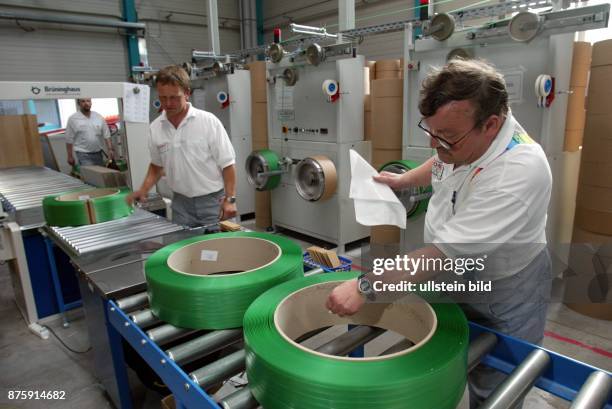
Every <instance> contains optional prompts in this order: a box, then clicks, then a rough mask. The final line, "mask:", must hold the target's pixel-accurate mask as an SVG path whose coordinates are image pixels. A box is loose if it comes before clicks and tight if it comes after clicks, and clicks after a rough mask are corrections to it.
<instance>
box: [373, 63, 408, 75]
mask: <svg viewBox="0 0 612 409" xmlns="http://www.w3.org/2000/svg"><path fill="white" fill-rule="evenodd" d="M401 69H402V65H401V62H400V60H399V59H397V60H396V59H390V60H378V61H376V73H377V74H378V73H379V72H382V71H400V70H401ZM377 78H378V75H377Z"/></svg>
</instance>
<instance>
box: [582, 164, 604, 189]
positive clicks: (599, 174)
mask: <svg viewBox="0 0 612 409" xmlns="http://www.w3.org/2000/svg"><path fill="white" fill-rule="evenodd" d="M578 183H579V184H581V185H590V186H598V187H605V188H609V189H612V163H608V164H603V163H591V162H585V161H582V163H581V164H580V179H579V180H578Z"/></svg>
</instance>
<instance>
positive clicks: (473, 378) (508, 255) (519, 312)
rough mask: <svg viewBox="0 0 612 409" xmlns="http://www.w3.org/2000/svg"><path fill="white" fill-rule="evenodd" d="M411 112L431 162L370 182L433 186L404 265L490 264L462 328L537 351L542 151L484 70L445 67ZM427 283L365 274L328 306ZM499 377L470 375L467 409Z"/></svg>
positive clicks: (546, 268) (546, 286) (424, 274)
mask: <svg viewBox="0 0 612 409" xmlns="http://www.w3.org/2000/svg"><path fill="white" fill-rule="evenodd" d="M419 110H420V112H421V114H422V119H421V121H420V122H419V124H418V126H419V128H420V129H421V130H422V131H423V132H425V133H426V134H427V135H428V136H429V137H430V138H431V147H432V148H435V149H436V154H435V155H434V156H433V157H432V158H430V159H429V160H428V161H426V162H425V163H424V164H423V165H422V166H420V167H418V168H416V169H414V170H411V171H409V172H407V173H404V174H403V175H398V174H393V173H387V172H382V173H381V174H380V176H378V177H375V180H376V181H377V182H380V183H385V184H387V185H389V186H390V187H391V188H393V189H395V190H401V189H407V188H411V187H417V186H429V185H431V186H432V190H433V196H432V197H431V199H430V201H429V206H428V209H427V214H426V219H425V234H424V236H425V237H424V242H425V243H426V244H425V247H423V248H421V249H418V250H415V251H413V252H411V253H409V254H408V256H409V257H414V258H417V257H418V258H420V257H425V258H428V259H444V260H447V259H457V258H459V257H466V256H468V257H469V256H477V255H479V256H483V255H485V256H488V259H487V262H486V263H485V269H484V271H480V272H472V273H471V274H472V276H471V278H472V279H477V280H483V281H484V280H487V281H491V282H492V287H493V290H492V291H491V294H490V295H488V298H487V299H486V300H485V301H484V302H483V301H482V300H480V301H478V303H469V304H464V305H462V307H463V308H464V311H465V312H466V315H467V316H468V319H470V320H472V321H474V322H477V323H480V324H482V325H484V326H487V327H489V328H493V329H496V330H498V331H500V332H503V333H505V334H508V335H512V336H515V337H518V338H522V339H525V340H527V341H530V342H533V343H538V342H540V341H541V340H542V337H543V334H544V324H545V322H546V309H547V304H546V298H547V297H548V296H549V294H550V283H551V280H550V277H551V262H550V258H549V255H548V252H547V250H546V235H545V227H546V217H547V209H548V203H549V201H550V194H551V186H552V177H551V172H550V167H549V165H548V161H547V159H546V156H545V154H544V151H543V150H542V148H541V147H540V145H538V144H537V143H535V142H534V141H533V140H532V139H531V138H530V137H529V136H528V135H527V133H526V132H525V130H524V129H523V128H522V127H521V125H520V124H519V123H518V121H517V120H516V119H515V118H514V117H513V116H512V113H511V112H510V110H509V107H508V93H507V91H506V86H505V82H504V79H503V77H502V75H501V74H500V73H499V72H497V71H496V70H495V69H494V68H493V67H492V66H491V65H489V64H487V63H485V62H483V61H477V60H452V61H451V62H449V63H448V64H447V65H446V66H444V67H442V68H441V69H436V70H434V71H433V72H431V73H430V74H429V75H428V76H427V78H426V79H425V80H424V81H423V84H422V89H421V92H420V102H419ZM466 275H469V274H466ZM435 276H439V271H424V270H419V271H417V272H416V273H415V274H414V275H412V276H411V275H410V274H409V273H407V272H405V271H386V272H385V273H384V274H383V275H381V276H378V277H374V276H372V275H370V273H368V274H366V275H363V276H361V277H360V278H359V279H358V280H352V281H348V282H345V283H343V284H341V285H339V286H338V287H336V288H335V289H334V290H333V291H332V293H331V294H330V296H329V298H328V300H327V303H326V307H327V308H328V309H329V310H330V311H331V312H334V313H336V314H339V315H351V314H354V313H355V312H357V311H358V310H359V309H360V308H361V306H362V305H363V304H364V302H365V301H366V299H370V300H372V299H373V298H375V296H376V294H372V292H373V290H372V285H371V284H372V282H373V281H374V280H376V281H382V282H384V283H399V282H401V281H415V282H418V281H425V280H429V279H432V278H433V277H435ZM368 284H369V285H368ZM470 300H471V301H473V299H470ZM471 301H470V302H471ZM503 377H504V376H503V375H501V373H499V372H496V371H494V370H491V369H489V368H482V367H478V368H476V369H475V370H474V371H472V372H471V373H470V379H469V380H470V401H471V402H470V406H471V407H477V406H478V405H479V404H480V403H481V402H482V401H483V400H484V399H485V398H486V397H487V396H488V394H489V393H490V392H491V391H492V390H493V389H494V387H495V386H496V385H497V384H498V383H500V382H501V380H502V379H503ZM519 406H520V405H519Z"/></svg>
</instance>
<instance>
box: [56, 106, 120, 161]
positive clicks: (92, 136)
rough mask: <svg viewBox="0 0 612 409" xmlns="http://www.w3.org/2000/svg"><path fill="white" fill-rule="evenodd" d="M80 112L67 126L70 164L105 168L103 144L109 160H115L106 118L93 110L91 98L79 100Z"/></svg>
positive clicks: (76, 113) (75, 114)
mask: <svg viewBox="0 0 612 409" xmlns="http://www.w3.org/2000/svg"><path fill="white" fill-rule="evenodd" d="M77 104H78V105H79V110H78V111H77V112H75V113H74V114H72V115H70V118H68V123H67V124H66V153H67V156H68V164H69V165H70V166H74V165H75V164H76V163H77V161H78V164H79V165H82V166H87V165H98V166H104V158H103V157H102V147H103V145H102V143H103V141H104V143H105V144H106V149H107V151H108V158H109V159H111V160H112V159H113V158H114V157H115V154H114V152H113V144H112V142H111V134H110V130H109V129H108V125H107V124H106V121H105V120H104V117H103V116H102V115H100V114H99V113H97V112H95V111H92V110H91V98H81V99H77ZM75 154H76V160H75V158H74V156H75Z"/></svg>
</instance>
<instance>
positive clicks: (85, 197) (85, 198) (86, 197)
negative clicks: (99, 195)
mask: <svg viewBox="0 0 612 409" xmlns="http://www.w3.org/2000/svg"><path fill="white" fill-rule="evenodd" d="M89 199H90V197H89V195H83V196H79V200H89Z"/></svg>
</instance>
